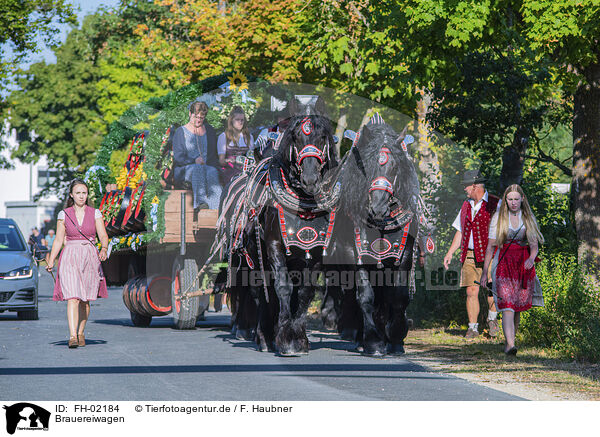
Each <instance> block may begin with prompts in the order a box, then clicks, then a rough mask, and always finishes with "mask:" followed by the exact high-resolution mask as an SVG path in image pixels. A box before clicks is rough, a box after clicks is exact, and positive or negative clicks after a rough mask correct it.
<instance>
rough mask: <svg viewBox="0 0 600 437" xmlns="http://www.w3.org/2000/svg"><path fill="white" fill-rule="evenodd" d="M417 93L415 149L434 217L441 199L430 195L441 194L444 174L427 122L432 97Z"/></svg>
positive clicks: (427, 200) (426, 200)
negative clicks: (434, 149)
mask: <svg viewBox="0 0 600 437" xmlns="http://www.w3.org/2000/svg"><path fill="white" fill-rule="evenodd" d="M417 93H419V94H420V95H421V99H419V101H418V102H417V132H418V135H417V141H416V144H415V145H414V146H413V147H416V148H417V154H416V156H415V158H416V159H417V160H418V165H419V170H420V172H421V175H422V178H421V191H422V193H423V194H424V195H425V202H426V204H427V208H428V209H429V212H430V213H431V214H432V216H435V214H434V212H435V209H436V206H435V205H436V204H437V202H438V200H439V198H432V197H431V196H429V195H428V193H435V192H439V187H440V185H441V183H442V174H441V173H440V162H439V160H438V157H437V155H436V154H435V152H434V151H433V149H432V147H431V146H432V143H433V133H432V132H431V128H430V126H429V123H428V122H427V113H428V112H429V106H430V105H431V95H430V94H427V93H425V90H424V89H422V88H417Z"/></svg>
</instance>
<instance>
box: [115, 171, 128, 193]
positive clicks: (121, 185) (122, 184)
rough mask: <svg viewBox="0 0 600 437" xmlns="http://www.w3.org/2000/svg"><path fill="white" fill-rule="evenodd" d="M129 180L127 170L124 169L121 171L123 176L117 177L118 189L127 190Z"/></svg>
mask: <svg viewBox="0 0 600 437" xmlns="http://www.w3.org/2000/svg"><path fill="white" fill-rule="evenodd" d="M126 180H127V169H126V168H125V167H123V168H122V169H121V174H119V176H118V177H117V188H118V189H119V190H122V189H123V188H125V181H126Z"/></svg>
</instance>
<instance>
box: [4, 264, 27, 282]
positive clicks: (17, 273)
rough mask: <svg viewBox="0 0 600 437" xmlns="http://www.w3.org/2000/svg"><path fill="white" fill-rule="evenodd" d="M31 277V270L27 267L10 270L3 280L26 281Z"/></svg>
mask: <svg viewBox="0 0 600 437" xmlns="http://www.w3.org/2000/svg"><path fill="white" fill-rule="evenodd" d="M32 276H33V269H32V268H31V267H29V266H27V267H21V268H18V269H14V270H11V271H10V272H8V273H7V274H6V276H4V279H27V278H31V277H32Z"/></svg>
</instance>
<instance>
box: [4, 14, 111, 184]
mask: <svg viewBox="0 0 600 437" xmlns="http://www.w3.org/2000/svg"><path fill="white" fill-rule="evenodd" d="M89 22H90V20H89V19H87V20H86V21H85V22H84V24H83V27H82V29H73V30H72V31H71V33H69V35H68V37H67V40H66V41H65V43H64V44H63V45H61V46H60V47H58V48H57V49H55V54H56V64H46V63H45V62H39V63H36V64H33V65H32V66H31V67H30V69H29V70H28V71H26V72H24V73H23V74H22V75H20V76H19V77H18V78H17V84H18V85H19V87H20V89H19V90H16V91H13V92H12V93H11V94H10V96H9V97H8V99H7V100H8V103H9V105H10V110H9V111H8V112H7V114H6V115H8V117H9V119H10V123H11V125H12V127H14V128H16V130H17V133H18V138H19V140H20V144H19V147H18V149H17V150H15V151H14V152H13V157H14V158H18V159H19V160H21V161H23V162H35V161H37V160H38V158H39V156H41V155H46V156H47V157H48V160H49V162H50V165H52V166H55V167H57V168H59V169H61V170H63V171H62V172H61V174H62V175H63V176H64V177H65V178H70V177H72V174H73V173H72V172H73V170H75V169H78V170H80V171H81V170H83V169H85V168H86V167H87V166H89V165H91V164H92V163H93V160H94V152H95V151H96V148H97V146H98V144H99V143H100V140H101V138H102V136H103V134H104V133H105V132H106V124H105V122H104V121H103V120H102V117H101V114H100V113H99V111H98V108H97V94H96V83H97V81H98V80H99V75H98V70H97V68H96V67H95V65H94V63H93V62H92V60H91V56H92V51H91V48H90V46H89V43H88V39H87V37H86V32H87V31H88V30H89ZM32 133H34V134H33V135H32Z"/></svg>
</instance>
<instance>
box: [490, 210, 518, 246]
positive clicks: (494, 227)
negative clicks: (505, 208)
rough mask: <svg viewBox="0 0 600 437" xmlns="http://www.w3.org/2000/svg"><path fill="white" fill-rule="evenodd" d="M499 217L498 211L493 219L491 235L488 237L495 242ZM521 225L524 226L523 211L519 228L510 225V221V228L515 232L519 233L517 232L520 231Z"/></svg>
mask: <svg viewBox="0 0 600 437" xmlns="http://www.w3.org/2000/svg"><path fill="white" fill-rule="evenodd" d="M499 215H500V213H499V211H496V213H495V214H494V216H493V217H492V221H491V222H490V233H489V235H488V238H489V239H490V240H495V239H496V236H497V229H498V216H499ZM521 225H523V215H522V211H519V223H518V224H517V227H514V226H513V225H512V224H511V223H510V220H509V221H508V227H509V228H510V229H512V230H513V231H517V230H519V229H520V227H521Z"/></svg>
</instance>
